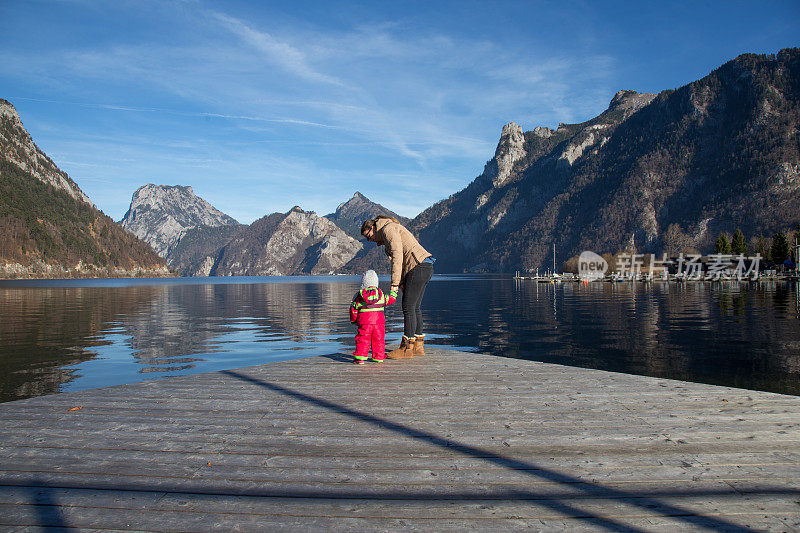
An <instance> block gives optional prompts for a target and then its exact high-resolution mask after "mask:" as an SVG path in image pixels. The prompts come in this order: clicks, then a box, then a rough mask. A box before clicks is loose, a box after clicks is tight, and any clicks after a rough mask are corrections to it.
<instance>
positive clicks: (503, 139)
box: [483, 122, 541, 188]
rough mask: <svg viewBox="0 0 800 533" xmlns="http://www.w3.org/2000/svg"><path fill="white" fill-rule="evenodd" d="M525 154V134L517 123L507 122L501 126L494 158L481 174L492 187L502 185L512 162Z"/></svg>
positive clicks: (508, 175) (505, 180)
mask: <svg viewBox="0 0 800 533" xmlns="http://www.w3.org/2000/svg"><path fill="white" fill-rule="evenodd" d="M540 131H541V130H540ZM525 154H526V152H525V134H524V133H523V131H522V128H521V127H520V126H519V124H517V123H515V122H509V123H508V124H506V125H505V126H503V131H502V132H501V133H500V142H498V143H497V149H496V150H495V152H494V158H493V159H492V160H491V161H489V162H488V163H487V164H486V168H485V169H484V171H483V175H484V176H485V177H486V178H488V179H490V180H491V182H492V186H493V187H495V188H497V187H502V186H503V185H505V184H506V183H507V182H508V179H509V177H511V171H512V170H513V168H514V163H516V162H517V161H519V160H520V159H522V158H523V157H525Z"/></svg>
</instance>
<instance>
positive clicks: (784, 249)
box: [770, 231, 789, 265]
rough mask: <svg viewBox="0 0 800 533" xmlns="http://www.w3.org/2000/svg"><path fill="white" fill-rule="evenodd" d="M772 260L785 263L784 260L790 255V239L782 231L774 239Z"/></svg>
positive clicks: (778, 263) (771, 250)
mask: <svg viewBox="0 0 800 533" xmlns="http://www.w3.org/2000/svg"><path fill="white" fill-rule="evenodd" d="M770 252H771V253H772V261H774V262H775V264H777V265H781V264H783V262H784V260H786V259H787V258H788V257H789V241H788V240H787V239H786V235H785V234H784V233H783V232H782V231H781V232H780V233H778V234H777V235H775V237H774V238H773V239H772V248H771V249H770Z"/></svg>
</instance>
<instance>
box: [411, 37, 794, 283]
mask: <svg viewBox="0 0 800 533" xmlns="http://www.w3.org/2000/svg"><path fill="white" fill-rule="evenodd" d="M798 125H800V50H799V49H797V48H793V49H787V50H782V51H781V52H779V53H778V54H776V55H774V56H773V55H769V56H764V55H761V56H758V55H753V54H745V55H742V56H739V57H738V58H736V59H735V60H733V61H730V62H728V63H726V64H725V65H723V66H721V67H720V68H718V69H716V70H714V71H713V72H711V73H710V74H709V75H708V76H706V77H704V78H702V79H700V80H698V81H695V82H692V83H690V84H688V85H686V86H684V87H681V88H679V89H675V90H667V91H663V92H661V93H659V94H658V95H653V94H639V93H635V92H633V91H620V92H618V93H617V94H616V95H615V96H614V98H613V100H612V101H611V104H610V106H609V108H608V109H607V110H606V111H604V112H603V113H601V114H600V115H599V116H597V117H595V118H593V119H591V120H589V121H586V122H583V123H581V124H561V125H559V126H558V128H557V129H555V130H551V129H548V128H535V129H534V130H533V131H529V132H523V131H522V129H521V128H519V127H518V126H517V125H515V124H509V125H507V126H506V127H505V128H503V134H502V136H501V139H500V143H499V145H498V147H497V151H496V152H495V157H494V158H493V159H492V160H490V161H489V162H488V163H487V165H486V167H485V169H484V171H483V173H482V174H481V175H480V176H478V177H477V178H476V179H475V180H474V181H473V182H472V183H470V184H469V185H468V186H467V187H466V188H465V189H463V190H462V191H459V192H458V193H456V194H454V195H453V196H451V197H450V198H448V199H446V200H443V201H441V202H439V203H437V204H435V205H433V206H432V207H430V208H428V209H426V210H425V211H423V212H422V213H421V214H420V215H418V216H417V217H416V218H415V219H414V221H413V222H412V224H411V226H412V229H413V231H415V232H416V233H417V234H418V235H419V236H420V238H421V240H422V242H423V243H425V245H426V246H428V247H429V249H432V250H435V251H436V252H435V253H436V254H437V255H438V256H439V259H440V262H439V263H437V266H440V268H443V269H445V270H448V271H452V270H456V271H462V270H476V271H481V270H488V271H513V270H515V269H534V268H542V267H545V266H550V265H552V262H551V261H552V249H553V245H555V246H556V249H557V256H558V261H557V264H558V265H560V264H561V262H563V261H565V260H566V259H568V258H570V257H572V256H574V255H576V254H579V253H581V251H583V250H592V251H596V252H600V253H603V252H612V253H613V252H617V251H622V250H638V251H640V252H660V251H661V250H664V249H666V248H669V246H670V244H672V243H670V242H669V238H668V237H669V236H670V235H671V234H678V235H679V236H680V237H681V238H682V239H683V240H684V241H685V246H687V247H690V248H694V249H698V250H701V251H709V249H710V248H711V247H712V246H713V242H714V240H715V239H716V238H717V236H718V235H719V234H720V233H721V232H728V233H733V232H734V230H735V229H736V228H740V229H741V230H742V232H743V233H744V234H745V235H746V236H747V237H754V236H756V235H761V234H764V235H767V236H772V235H773V234H775V233H776V232H778V231H781V230H784V229H787V228H795V227H796V226H797V223H798V222H799V221H800V194H798V189H800V177H798V169H800V157H798V153H799V152H800V149H799V147H800V139H799V138H798V131H800V130H798ZM670 227H672V228H673V229H674V230H675V231H673V232H669V231H667V230H668V229H669V228H670Z"/></svg>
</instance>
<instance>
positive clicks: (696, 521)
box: [222, 370, 753, 532]
mask: <svg viewBox="0 0 800 533" xmlns="http://www.w3.org/2000/svg"><path fill="white" fill-rule="evenodd" d="M222 373H223V374H227V375H229V376H231V377H233V378H236V379H239V380H242V381H246V382H248V383H252V384H254V385H258V386H260V387H263V388H265V389H268V390H271V391H273V392H277V393H279V394H283V395H285V396H289V397H291V398H295V399H297V400H300V401H303V402H306V403H309V404H312V405H316V406H318V407H322V408H324V409H329V410H332V411H335V412H336V413H339V414H342V415H346V416H349V417H352V418H355V419H357V420H360V421H362V422H367V423H370V424H373V425H374V426H376V427H379V428H382V429H386V430H389V431H393V432H395V433H397V434H398V435H402V436H405V437H408V438H411V439H414V440H418V441H421V442H425V443H427V444H433V445H435V446H439V447H441V448H446V449H447V450H449V451H454V452H458V453H460V454H462V455H464V456H467V457H472V458H477V459H481V460H483V461H486V462H488V463H492V464H494V465H498V466H502V467H505V468H508V469H511V470H515V471H517V472H523V473H525V474H527V475H529V476H532V477H536V478H539V479H543V480H546V481H550V482H555V483H561V484H568V485H569V486H570V487H572V488H578V489H579V490H582V491H584V492H585V493H587V495H588V496H591V497H597V498H608V499H616V500H622V501H624V502H625V503H627V504H629V505H634V506H637V507H641V508H643V509H646V510H647V511H649V512H652V511H653V509H660V510H662V512H664V513H665V515H664V516H668V517H671V518H675V519H677V520H680V521H683V522H685V523H686V524H687V525H690V526H693V527H707V528H708V527H710V528H713V529H717V530H724V531H732V532H739V531H753V530H752V529H749V528H747V527H743V526H740V525H738V524H734V523H732V522H729V521H727V520H723V519H719V518H714V517H708V516H698V515H697V514H695V513H693V512H692V511H691V510H688V509H683V508H680V507H678V506H675V505H672V504H669V503H665V502H662V501H659V500H657V499H655V498H653V497H650V496H643V495H641V494H635V493H630V492H626V491H623V490H618V489H613V488H610V487H603V486H601V485H598V484H595V483H590V482H587V481H586V480H583V479H579V478H575V477H572V476H569V475H566V474H563V473H561V472H556V471H554V470H550V469H548V468H544V467H542V466H539V465H536V464H533V463H529V462H526V461H522V460H520V459H514V458H512V457H505V456H503V455H500V454H498V453H495V452H492V451H489V450H484V449H481V448H478V447H475V446H470V445H467V444H462V443H460V442H458V441H456V440H454V439H451V438H446V437H440V436H437V435H431V434H429V433H426V432H425V431H420V430H418V429H414V428H412V427H409V426H407V425H404V424H400V423H398V422H393V421H391V420H386V419H383V418H380V417H377V416H374V415H370V414H368V413H364V412H361V411H357V410H355V409H351V408H349V407H346V406H344V405H340V404H337V403H334V402H331V401H328V400H325V399H323V398H318V397H315V396H311V395H308V394H305V393H302V392H298V391H294V390H291V389H289V388H287V387H283V386H281V385H277V384H274V383H270V382H267V381H263V380H260V379H256V378H254V377H251V376H246V375H244V374H241V373H239V372H235V371H233V370H225V371H223V372H222ZM512 494H514V495H516V497H517V498H518V499H530V498H537V495H536V494H535V493H532V492H528V491H513V493H512ZM539 501H540V503H542V504H543V505H546V506H548V507H550V508H551V509H553V510H554V511H557V512H560V513H564V514H565V515H567V516H570V517H573V518H578V519H581V520H584V521H586V522H588V523H590V524H592V525H594V526H599V527H604V528H606V529H609V530H611V531H638V530H637V529H635V528H632V527H630V526H628V525H626V524H623V523H621V522H618V521H616V520H613V519H611V518H607V517H601V516H591V515H588V514H587V513H586V512H585V511H582V510H580V509H578V508H576V507H574V506H572V505H569V504H567V503H564V502H561V501H556V500H553V499H542V500H539Z"/></svg>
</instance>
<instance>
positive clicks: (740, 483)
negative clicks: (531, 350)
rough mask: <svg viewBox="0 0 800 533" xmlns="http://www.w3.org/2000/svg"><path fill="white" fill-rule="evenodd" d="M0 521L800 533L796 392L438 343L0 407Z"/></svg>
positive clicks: (205, 527) (136, 526)
mask: <svg viewBox="0 0 800 533" xmlns="http://www.w3.org/2000/svg"><path fill="white" fill-rule="evenodd" d="M0 424H2V428H3V429H2V437H0V529H2V530H4V531H18V530H19V531H25V530H39V528H41V527H45V528H63V530H64V531H67V530H95V529H96V530H115V531H125V530H135V531H211V530H216V531H233V530H245V531H278V530H292V531H296V530H324V531H329V530H345V529H347V530H376V529H377V530H411V531H416V530H422V531H464V530H466V529H480V530H492V531H497V530H522V529H532V530H570V531H574V530H611V531H686V530H703V529H706V530H708V529H710V530H716V531H751V530H759V531H763V530H767V531H796V530H798V529H800V397H795V396H786V395H779V394H771V393H764V392H754V391H748V390H743V389H734V388H727V387H715V386H709V385H700V384H693V383H686V382H680V381H671V380H665V379H657V378H648V377H638V376H630V375H624V374H616V373H610V372H603V371H597V370H587V369H580V368H570V367H564V366H559V365H551V364H544V363H535V362H530V361H522V360H515V359H506V358H499V357H492V356H487V355H481V354H469V353H462V352H452V351H443V350H436V349H433V348H431V349H430V350H429V354H428V355H427V356H425V357H418V358H415V359H413V360H409V361H387V362H385V363H382V364H376V363H372V364H367V365H365V366H355V365H351V364H349V363H348V362H347V358H345V357H344V356H342V355H338V354H331V355H321V356H319V357H312V358H307V359H300V360H296V361H290V362H285V363H273V364H268V365H263V366H257V367H250V368H244V369H238V370H232V371H224V372H216V373H208V374H200V375H195V376H186V377H179V378H171V379H162V380H152V381H145V382H141V383H136V384H131V385H124V386H117V387H109V388H104V389H96V390H90V391H86V392H80V393H65V394H56V395H51V396H44V397H39V398H33V399H29V400H22V401H17V402H10V403H6V404H0Z"/></svg>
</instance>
